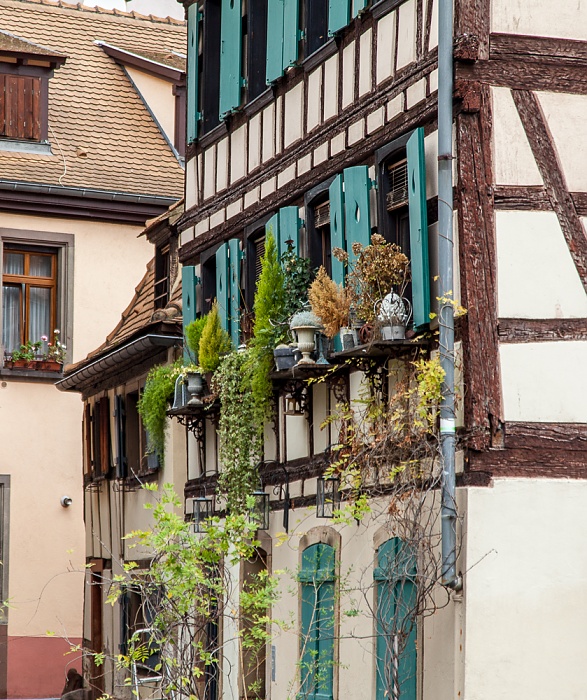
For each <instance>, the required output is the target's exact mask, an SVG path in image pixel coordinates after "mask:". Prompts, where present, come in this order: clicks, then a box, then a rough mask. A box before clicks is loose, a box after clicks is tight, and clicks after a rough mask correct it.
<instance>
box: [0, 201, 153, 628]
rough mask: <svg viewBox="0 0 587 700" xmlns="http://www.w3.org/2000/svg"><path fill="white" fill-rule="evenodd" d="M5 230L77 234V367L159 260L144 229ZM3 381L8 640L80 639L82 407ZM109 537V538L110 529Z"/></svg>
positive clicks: (12, 223)
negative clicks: (68, 502) (67, 503)
mask: <svg viewBox="0 0 587 700" xmlns="http://www.w3.org/2000/svg"><path fill="white" fill-rule="evenodd" d="M0 228H3V229H17V230H22V231H23V234H26V236H27V237H29V238H30V237H31V236H32V235H34V234H30V232H34V231H39V232H50V233H61V234H72V235H73V236H74V252H73V275H71V277H70V280H69V283H70V284H72V285H73V309H68V314H70V315H71V314H73V344H72V346H70V348H69V350H70V351H71V350H73V359H74V360H79V359H82V358H83V357H85V355H86V354H87V353H88V352H90V351H91V350H93V349H94V348H96V347H97V346H98V345H100V344H101V343H102V342H103V341H104V339H105V337H106V335H107V334H108V333H109V332H110V331H111V330H112V329H113V328H114V326H115V325H116V324H117V322H118V321H119V319H120V314H121V311H122V310H123V309H124V308H126V306H127V305H128V303H129V301H130V299H131V298H132V295H133V293H134V287H135V285H136V284H137V283H138V281H139V280H140V279H141V277H142V276H143V274H144V271H145V266H146V263H147V262H148V260H149V259H150V258H151V256H152V247H151V245H150V244H149V243H148V242H147V241H146V240H145V239H144V238H141V239H138V238H137V235H138V233H139V232H140V231H141V230H142V229H141V228H140V227H137V226H125V225H115V224H106V223H98V222H87V221H79V220H70V219H59V218H48V217H40V216H39V217H34V216H21V215H16V214H15V215H11V214H2V215H0ZM60 325H61V324H60ZM62 330H64V329H63V328H62ZM2 379H3V381H2V382H1V383H0V473H2V474H7V475H10V478H11V484H10V531H9V535H8V541H9V548H10V559H9V593H8V595H9V598H10V600H11V609H10V611H9V616H8V617H9V626H8V633H9V635H11V636H16V637H18V636H29V637H30V636H44V635H45V633H46V632H47V631H51V632H54V633H56V634H57V635H59V636H67V637H70V638H76V637H81V635H82V603H83V580H84V575H83V566H84V562H85V556H86V547H85V536H84V524H83V510H84V509H83V501H84V495H83V487H82V431H81V421H82V402H81V399H80V397H79V395H78V394H76V393H71V394H70V393H62V392H60V391H58V390H57V389H56V388H55V387H54V386H53V385H52V384H51V383H48V382H28V381H23V380H16V379H14V378H11V377H8V376H7V377H3V378H2ZM65 495H68V496H71V497H72V498H73V504H72V506H71V507H69V508H62V507H61V505H60V499H61V497H62V496H65ZM96 496H97V494H91V497H96ZM101 530H102V532H103V534H105V535H106V534H107V530H108V524H107V523H106V522H103V523H102V526H101ZM108 539H109V533H108ZM107 556H110V555H107Z"/></svg>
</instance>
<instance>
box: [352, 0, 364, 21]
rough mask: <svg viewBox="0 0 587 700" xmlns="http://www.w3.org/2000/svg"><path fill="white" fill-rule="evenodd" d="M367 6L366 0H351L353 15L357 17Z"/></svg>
mask: <svg viewBox="0 0 587 700" xmlns="http://www.w3.org/2000/svg"><path fill="white" fill-rule="evenodd" d="M366 7H367V0H353V17H357V15H358V14H359V12H361V10H364V9H365V8H366Z"/></svg>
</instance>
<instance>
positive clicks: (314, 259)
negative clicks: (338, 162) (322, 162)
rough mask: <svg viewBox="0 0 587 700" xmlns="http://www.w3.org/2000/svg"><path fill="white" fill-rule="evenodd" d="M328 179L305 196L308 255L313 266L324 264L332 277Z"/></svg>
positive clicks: (329, 181)
mask: <svg viewBox="0 0 587 700" xmlns="http://www.w3.org/2000/svg"><path fill="white" fill-rule="evenodd" d="M331 182H332V180H328V181H327V182H324V183H322V184H320V185H318V186H317V187H314V188H313V189H312V190H310V191H309V192H308V193H306V196H305V198H304V199H305V202H304V203H305V207H306V231H307V237H308V255H309V258H310V262H311V263H312V268H318V267H320V265H323V266H324V268H325V269H326V272H327V273H328V274H329V275H330V276H331V277H332V240H331V235H330V199H329V186H330V183H331Z"/></svg>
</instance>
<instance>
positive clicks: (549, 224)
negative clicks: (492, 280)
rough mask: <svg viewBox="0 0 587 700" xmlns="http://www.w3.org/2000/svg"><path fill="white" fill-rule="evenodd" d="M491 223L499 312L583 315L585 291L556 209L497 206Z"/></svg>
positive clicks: (504, 314)
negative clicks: (537, 209) (492, 226)
mask: <svg viewBox="0 0 587 700" xmlns="http://www.w3.org/2000/svg"><path fill="white" fill-rule="evenodd" d="M495 228H496V238H497V291H498V312H499V316H500V317H502V318H585V317H586V316H587V294H586V293H585V290H584V288H583V285H582V283H581V280H580V278H579V273H578V272H577V268H576V267H575V265H574V263H573V260H572V258H571V254H570V252H569V248H568V246H567V244H566V241H565V238H564V236H563V232H562V230H561V227H560V224H559V222H558V218H557V216H556V214H555V213H554V212H547V211H540V212H538V211H534V212H531V211H498V212H496V214H495Z"/></svg>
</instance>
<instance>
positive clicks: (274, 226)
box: [265, 212, 280, 255]
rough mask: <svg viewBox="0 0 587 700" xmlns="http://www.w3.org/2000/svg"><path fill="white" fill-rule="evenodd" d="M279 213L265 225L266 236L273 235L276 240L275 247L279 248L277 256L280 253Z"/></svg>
mask: <svg viewBox="0 0 587 700" xmlns="http://www.w3.org/2000/svg"><path fill="white" fill-rule="evenodd" d="M279 228H280V227H279V212H277V214H273V216H272V217H271V218H270V219H269V221H268V222H267V223H266V224H265V236H268V235H269V234H271V235H272V236H273V238H274V239H275V245H276V246H277V255H280V252H279Z"/></svg>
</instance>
